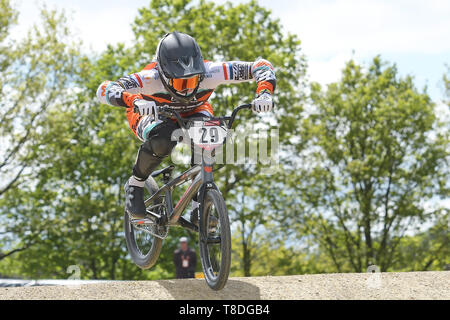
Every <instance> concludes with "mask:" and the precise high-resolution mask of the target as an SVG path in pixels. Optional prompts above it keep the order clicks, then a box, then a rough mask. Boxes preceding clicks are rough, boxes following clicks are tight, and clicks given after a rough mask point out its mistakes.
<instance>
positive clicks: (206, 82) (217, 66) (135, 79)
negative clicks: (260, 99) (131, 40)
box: [97, 59, 276, 116]
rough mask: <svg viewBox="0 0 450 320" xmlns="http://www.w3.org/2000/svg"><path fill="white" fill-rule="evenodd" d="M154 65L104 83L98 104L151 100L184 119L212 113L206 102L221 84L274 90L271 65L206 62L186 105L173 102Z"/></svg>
mask: <svg viewBox="0 0 450 320" xmlns="http://www.w3.org/2000/svg"><path fill="white" fill-rule="evenodd" d="M157 68H158V67H157V63H156V62H152V63H150V64H148V65H147V66H146V67H145V68H144V69H143V70H142V71H140V72H137V73H133V74H131V75H128V76H125V77H122V78H120V79H119V80H116V81H104V82H103V83H102V84H101V85H100V86H99V88H98V90H97V97H98V99H99V100H100V102H102V103H104V104H108V105H111V106H122V107H126V108H131V107H133V101H134V100H135V99H145V100H150V101H154V102H155V103H156V104H157V105H158V106H164V105H168V106H171V107H173V108H174V109H178V110H179V111H181V112H183V113H182V115H183V116H187V115H190V114H192V113H197V112H202V111H206V112H208V113H210V114H213V111H212V108H211V105H209V103H208V102H207V101H208V99H209V98H210V97H211V95H212V93H213V92H214V90H215V89H216V88H217V87H218V86H219V85H221V84H230V83H240V82H248V81H253V80H255V81H256V82H257V89H256V93H257V94H258V95H259V94H261V93H263V92H269V93H270V94H272V93H273V92H274V90H275V88H276V76H275V72H274V68H273V66H272V64H271V63H270V62H269V61H267V60H264V59H259V60H257V61H255V62H242V61H231V62H210V61H205V69H206V73H205V75H204V79H203V80H202V81H201V83H200V87H199V90H198V91H197V94H196V95H195V99H193V101H192V102H191V103H190V104H189V105H183V104H180V103H178V102H176V101H175V100H174V99H173V98H172V96H171V95H170V94H169V93H168V92H167V91H166V89H165V88H164V85H163V83H162V80H161V79H160V75H159V72H158V70H157Z"/></svg>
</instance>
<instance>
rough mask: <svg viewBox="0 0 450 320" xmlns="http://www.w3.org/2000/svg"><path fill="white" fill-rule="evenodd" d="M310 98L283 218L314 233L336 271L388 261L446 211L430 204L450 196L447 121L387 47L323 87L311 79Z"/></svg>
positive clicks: (388, 264) (385, 265) (385, 267)
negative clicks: (384, 57) (387, 55)
mask: <svg viewBox="0 0 450 320" xmlns="http://www.w3.org/2000/svg"><path fill="white" fill-rule="evenodd" d="M311 104H312V107H311V109H310V110H309V115H307V116H306V117H305V118H304V119H303V120H302V121H299V125H298V128H300V129H299V134H300V136H301V142H300V143H298V144H297V145H296V148H297V150H298V154H299V157H297V158H296V159H295V160H294V161H292V162H291V165H292V168H293V170H295V173H296V174H295V175H294V174H293V175H292V179H291V181H290V184H289V185H290V187H291V188H292V189H290V190H288V191H286V192H284V194H283V196H282V197H283V198H284V199H285V201H286V203H289V206H290V209H292V210H293V211H292V213H291V218H290V219H287V220H285V221H284V222H285V223H289V224H290V225H291V226H292V225H295V224H296V225H297V230H298V231H299V233H300V234H302V235H308V236H312V237H313V238H314V239H315V241H316V242H317V243H318V244H319V245H320V247H321V248H322V249H323V250H326V253H327V255H329V257H330V258H331V260H332V261H333V264H334V269H335V270H337V271H339V272H343V271H350V270H352V271H356V272H363V271H365V270H366V268H367V267H368V266H369V265H371V264H377V265H379V266H380V268H381V270H382V271H386V270H389V269H390V268H392V267H393V263H394V257H395V255H396V254H397V253H398V250H399V244H400V242H401V241H402V239H403V238H404V237H405V234H406V232H413V231H416V230H418V229H420V228H421V226H422V225H423V224H424V223H426V222H428V223H432V222H433V221H436V220H438V219H439V217H441V216H442V214H443V212H444V211H443V208H442V207H437V208H434V209H426V207H427V206H426V204H427V203H436V202H437V201H438V200H439V199H442V198H445V197H447V196H448V184H447V181H448V180H449V171H448V156H449V153H448V150H450V149H449V140H448V130H443V127H442V126H443V124H442V123H440V122H439V121H438V117H437V115H436V114H435V105H434V103H433V102H432V101H431V99H430V97H429V96H428V95H427V94H426V92H419V91H418V90H417V89H416V88H415V87H414V84H413V79H412V78H411V77H404V78H400V77H399V76H398V73H397V69H396V67H395V65H388V64H387V63H384V62H382V61H381V59H380V57H376V58H374V59H373V61H372V63H371V64H370V66H369V67H368V68H364V67H363V66H361V65H358V64H356V63H355V62H354V61H350V62H348V63H347V65H346V67H345V69H344V70H343V72H342V79H341V81H340V82H337V83H332V84H330V85H329V86H328V88H327V89H326V90H325V91H324V90H323V89H322V88H321V86H320V85H319V84H317V83H313V84H312V85H311ZM437 203H439V202H437Z"/></svg>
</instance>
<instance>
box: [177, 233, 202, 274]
mask: <svg viewBox="0 0 450 320" xmlns="http://www.w3.org/2000/svg"><path fill="white" fill-rule="evenodd" d="M173 263H174V264H175V268H176V277H177V279H187V278H195V267H196V266H197V255H196V253H195V250H193V249H191V248H189V245H188V239H187V238H186V237H182V238H180V248H178V249H177V250H175V252H174V254H173Z"/></svg>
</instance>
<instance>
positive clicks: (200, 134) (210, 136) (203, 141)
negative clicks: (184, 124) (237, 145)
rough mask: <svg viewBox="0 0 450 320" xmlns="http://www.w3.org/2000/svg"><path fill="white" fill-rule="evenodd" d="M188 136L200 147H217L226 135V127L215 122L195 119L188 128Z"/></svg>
mask: <svg viewBox="0 0 450 320" xmlns="http://www.w3.org/2000/svg"><path fill="white" fill-rule="evenodd" d="M189 137H190V138H191V139H192V141H193V142H194V144H195V145H196V146H199V147H201V148H204V149H209V148H217V147H219V146H221V145H222V144H223V142H224V140H225V138H226V137H227V129H226V128H225V127H221V126H219V125H218V123H217V122H208V121H195V122H194V123H193V125H192V126H191V127H190V128H189Z"/></svg>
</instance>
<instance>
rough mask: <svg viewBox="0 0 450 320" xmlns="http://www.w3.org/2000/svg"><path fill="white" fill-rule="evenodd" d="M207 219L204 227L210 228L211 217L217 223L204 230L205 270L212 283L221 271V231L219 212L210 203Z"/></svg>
mask: <svg viewBox="0 0 450 320" xmlns="http://www.w3.org/2000/svg"><path fill="white" fill-rule="evenodd" d="M207 212H208V214H207V218H206V224H205V225H206V226H211V224H210V223H211V220H212V219H213V218H211V217H212V216H213V217H215V219H216V221H217V226H216V227H214V228H211V227H208V228H207V230H206V239H207V241H206V243H205V246H206V252H207V270H206V272H207V273H208V278H209V279H211V280H212V281H216V280H217V279H218V278H219V274H220V271H221V262H222V244H221V241H219V240H220V239H221V237H220V235H221V233H220V231H221V225H220V217H219V212H218V210H217V208H216V206H215V205H214V203H213V202H212V201H211V202H210V203H209V206H208V208H207ZM212 239H214V240H216V241H218V242H217V243H210V242H209V241H208V240H212Z"/></svg>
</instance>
